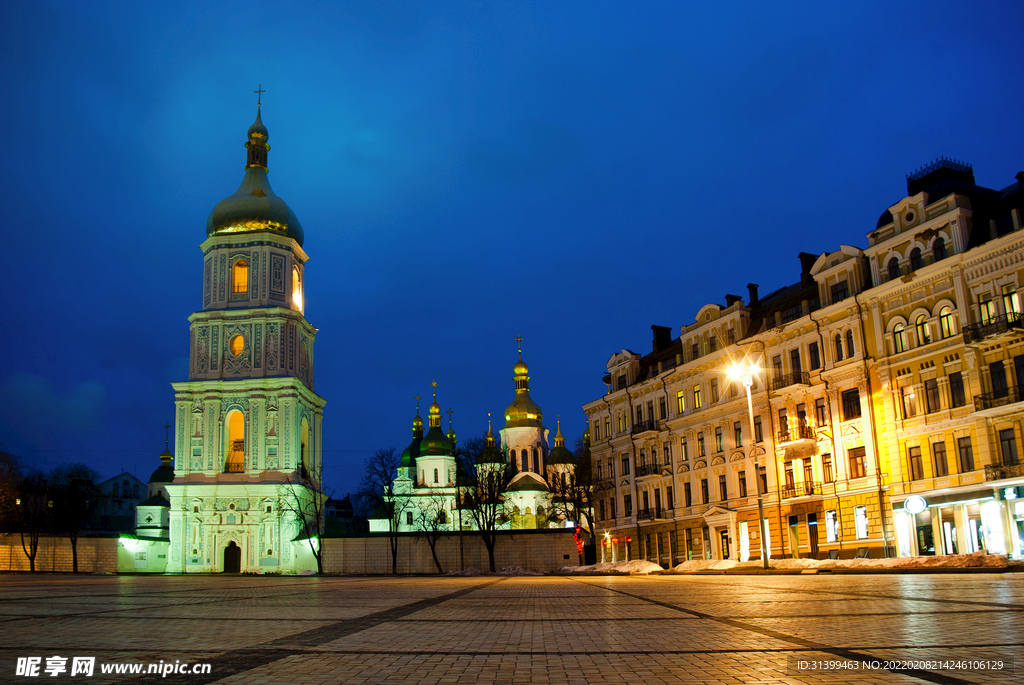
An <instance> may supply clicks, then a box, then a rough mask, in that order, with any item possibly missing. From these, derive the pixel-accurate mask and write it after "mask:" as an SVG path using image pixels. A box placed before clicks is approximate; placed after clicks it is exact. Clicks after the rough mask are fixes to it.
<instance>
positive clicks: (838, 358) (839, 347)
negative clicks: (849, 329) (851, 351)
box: [836, 333, 843, 362]
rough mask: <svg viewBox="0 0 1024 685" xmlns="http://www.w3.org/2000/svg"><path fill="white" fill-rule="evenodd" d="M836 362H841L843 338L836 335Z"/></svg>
mask: <svg viewBox="0 0 1024 685" xmlns="http://www.w3.org/2000/svg"><path fill="white" fill-rule="evenodd" d="M836 361H837V362H841V361H843V336H841V335H839V334H838V333H836Z"/></svg>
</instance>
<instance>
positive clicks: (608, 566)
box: [558, 559, 665, 575]
mask: <svg viewBox="0 0 1024 685" xmlns="http://www.w3.org/2000/svg"><path fill="white" fill-rule="evenodd" d="M664 570H665V569H663V568H662V567H661V566H659V565H657V564H655V563H653V562H650V561H644V560H642V559H634V560H633V561H616V562H615V563H611V562H604V563H602V564H593V565H592V566H563V567H562V568H561V569H559V571H558V572H559V573H562V574H572V575H580V574H586V573H650V572H651V571H664Z"/></svg>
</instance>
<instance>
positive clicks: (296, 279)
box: [292, 266, 302, 312]
mask: <svg viewBox="0 0 1024 685" xmlns="http://www.w3.org/2000/svg"><path fill="white" fill-rule="evenodd" d="M292 302H294V303H295V306H296V307H298V308H299V311H300V312H301V311H302V278H301V277H300V276H299V267H297V266H293V267H292Z"/></svg>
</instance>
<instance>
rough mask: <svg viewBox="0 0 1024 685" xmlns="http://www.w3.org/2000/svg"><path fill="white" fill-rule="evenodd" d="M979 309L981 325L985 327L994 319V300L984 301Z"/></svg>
mask: <svg viewBox="0 0 1024 685" xmlns="http://www.w3.org/2000/svg"><path fill="white" fill-rule="evenodd" d="M979 308H980V309H981V323H982V325H985V326H987V325H988V324H990V323H992V320H993V319H995V318H996V303H995V300H984V301H983V302H981V304H980V305H979Z"/></svg>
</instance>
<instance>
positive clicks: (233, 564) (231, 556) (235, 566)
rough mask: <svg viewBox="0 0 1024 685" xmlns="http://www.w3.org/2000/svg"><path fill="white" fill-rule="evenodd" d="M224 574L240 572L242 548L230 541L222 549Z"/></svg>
mask: <svg viewBox="0 0 1024 685" xmlns="http://www.w3.org/2000/svg"><path fill="white" fill-rule="evenodd" d="M223 568H224V573H240V572H241V570H242V548H241V547H239V546H238V545H236V544H235V541H234V540H232V541H231V542H229V543H228V546H227V547H225V548H224V566H223Z"/></svg>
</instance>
